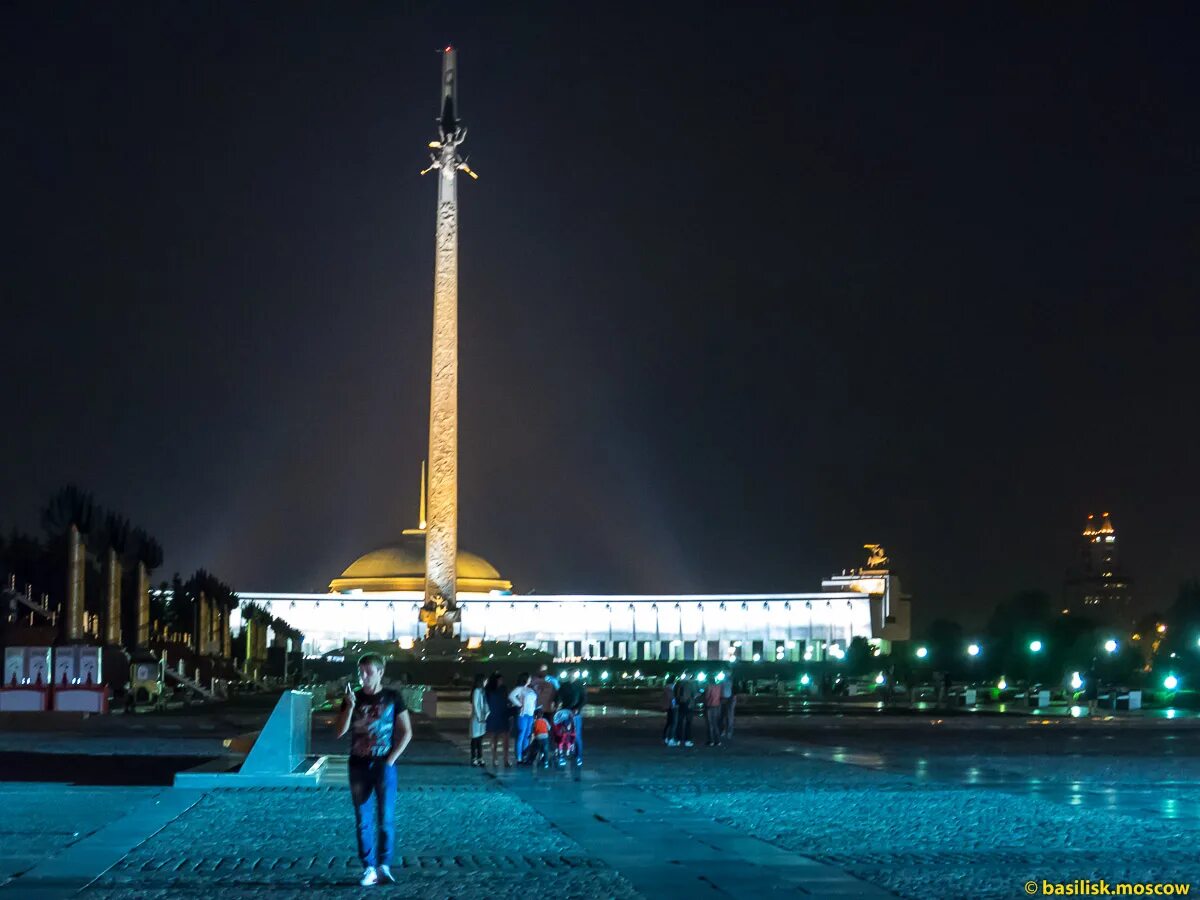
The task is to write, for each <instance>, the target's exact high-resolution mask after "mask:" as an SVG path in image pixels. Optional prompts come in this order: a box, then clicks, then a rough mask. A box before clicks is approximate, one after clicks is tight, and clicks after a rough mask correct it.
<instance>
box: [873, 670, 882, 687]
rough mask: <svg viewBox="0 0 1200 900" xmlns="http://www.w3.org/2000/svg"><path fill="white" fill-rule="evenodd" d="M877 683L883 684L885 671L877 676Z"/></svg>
mask: <svg viewBox="0 0 1200 900" xmlns="http://www.w3.org/2000/svg"><path fill="white" fill-rule="evenodd" d="M875 683H876V684H883V673H882V672H880V673H879V674H878V675H876V676H875Z"/></svg>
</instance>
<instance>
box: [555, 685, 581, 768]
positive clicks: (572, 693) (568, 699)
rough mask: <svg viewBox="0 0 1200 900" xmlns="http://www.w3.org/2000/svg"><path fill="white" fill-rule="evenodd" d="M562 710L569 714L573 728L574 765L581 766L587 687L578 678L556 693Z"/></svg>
mask: <svg viewBox="0 0 1200 900" xmlns="http://www.w3.org/2000/svg"><path fill="white" fill-rule="evenodd" d="M558 702H559V706H560V707H561V708H562V709H565V710H569V711H570V713H571V724H572V725H573V726H575V765H577V766H582V765H583V707H584V705H585V704H586V703H587V685H586V684H585V683H584V682H583V681H581V680H580V679H579V678H578V677H575V678H572V679H571V680H570V681H568V682H567V683H566V684H564V685H563V686H562V689H561V690H559V692H558Z"/></svg>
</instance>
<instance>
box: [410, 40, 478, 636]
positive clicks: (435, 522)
mask: <svg viewBox="0 0 1200 900" xmlns="http://www.w3.org/2000/svg"><path fill="white" fill-rule="evenodd" d="M456 63H457V60H456V54H455V51H454V48H453V47H447V48H446V49H445V50H443V51H442V98H441V114H440V116H439V117H438V131H439V133H440V137H441V140H438V141H432V142H430V144H429V147H430V149H431V150H432V151H433V152H432V153H431V154H430V157H431V159H432V165H430V167H429V168H428V169H426V170H425V171H426V172H429V171H436V172H437V175H438V207H437V244H436V259H435V262H434V276H433V362H432V368H431V371H430V391H429V481H428V491H429V499H428V523H427V525H426V530H425V608H424V610H423V613H422V620H423V621H424V622H425V624H426V626H427V628H428V636H429V637H451V636H452V635H453V634H454V623H455V622H457V621H458V604H457V601H456V597H455V595H456V592H457V585H456V581H457V566H458V561H457V557H458V196H457V181H458V173H459V172H460V171H463V172H466V173H467V174H468V175H470V176H471V177H472V178H474V177H475V173H473V172H472V171H471V170H470V168H469V167H468V166H467V164H466V160H465V159H463V158H462V157H461V156H460V155H459V152H458V148H459V145H460V144H462V142H463V139H464V138H465V137H466V136H467V130H466V129H465V128H463V127H462V126H461V124H460V123H459V121H458V115H457V113H458V111H457V109H456V100H457V96H456V95H457V85H456V79H457V67H456ZM422 174H424V173H422Z"/></svg>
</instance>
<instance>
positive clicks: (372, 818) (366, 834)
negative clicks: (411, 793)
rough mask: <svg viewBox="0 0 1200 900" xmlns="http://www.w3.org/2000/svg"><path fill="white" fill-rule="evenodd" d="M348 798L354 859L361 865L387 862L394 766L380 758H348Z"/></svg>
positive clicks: (392, 823)
mask: <svg viewBox="0 0 1200 900" xmlns="http://www.w3.org/2000/svg"><path fill="white" fill-rule="evenodd" d="M372 794H374V795H375V802H374V807H375V809H374V810H372V809H371V806H372V803H371V795H372ZM350 797H351V799H352V800H353V801H354V825H355V827H356V829H357V831H358V858H359V861H360V862H362V864H363V868H367V867H368V866H370V867H374V866H386V865H389V864H390V862H391V858H392V845H393V844H394V843H395V841H396V767H395V766H389V765H388V764H387V759H385V758H384V757H375V758H367V757H362V756H352V757H350ZM376 820H378V821H376ZM376 831H378V835H379V842H378V844H377V843H376V841H375V836H376Z"/></svg>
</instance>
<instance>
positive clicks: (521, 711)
mask: <svg viewBox="0 0 1200 900" xmlns="http://www.w3.org/2000/svg"><path fill="white" fill-rule="evenodd" d="M537 699H538V697H537V691H535V690H534V689H533V688H532V687H531V686H530V684H529V673H528V672H522V673H521V674H520V675H518V676H517V686H516V687H515V688H513V689H512V691H511V692H510V693H509V695H508V702H509V703H511V704H512V705H513V706H515V707H516V708H517V746H516V756H517V762H523V761H524V760H525V750H526V749H527V748H528V747H529V733H530V732H531V731H532V730H533V714H534V713H535V712H536V711H537Z"/></svg>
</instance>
